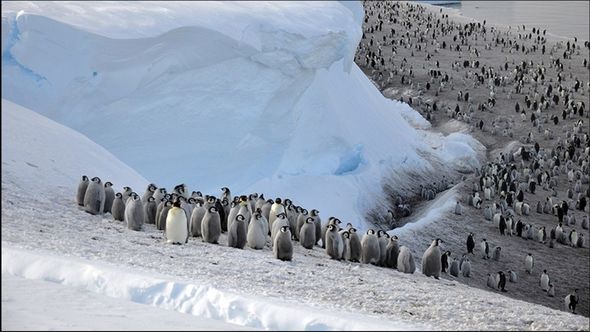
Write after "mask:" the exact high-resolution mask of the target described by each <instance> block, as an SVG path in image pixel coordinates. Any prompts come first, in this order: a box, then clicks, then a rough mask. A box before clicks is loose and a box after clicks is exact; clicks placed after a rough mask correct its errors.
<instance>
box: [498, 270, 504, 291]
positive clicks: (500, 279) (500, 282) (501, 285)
mask: <svg viewBox="0 0 590 332" xmlns="http://www.w3.org/2000/svg"><path fill="white" fill-rule="evenodd" d="M496 279H497V280H498V289H499V290H500V291H502V292H506V289H505V287H506V275H504V272H502V271H500V272H498V275H497V277H496Z"/></svg>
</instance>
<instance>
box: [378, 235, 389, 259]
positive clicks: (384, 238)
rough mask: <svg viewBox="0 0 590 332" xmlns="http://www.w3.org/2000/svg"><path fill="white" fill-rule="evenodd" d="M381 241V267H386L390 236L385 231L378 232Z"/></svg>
mask: <svg viewBox="0 0 590 332" xmlns="http://www.w3.org/2000/svg"><path fill="white" fill-rule="evenodd" d="M377 239H378V240H379V266H385V258H386V257H385V254H386V253H387V243H389V234H387V233H386V232H385V231H383V230H381V229H380V230H379V231H378V232H377Z"/></svg>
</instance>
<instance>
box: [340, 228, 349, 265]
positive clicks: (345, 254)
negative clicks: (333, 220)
mask: <svg viewBox="0 0 590 332" xmlns="http://www.w3.org/2000/svg"><path fill="white" fill-rule="evenodd" d="M338 233H340V236H341V237H342V243H343V244H344V249H343V250H342V259H343V260H345V261H350V233H349V232H348V231H347V230H344V229H342V230H340V231H339V232H338Z"/></svg>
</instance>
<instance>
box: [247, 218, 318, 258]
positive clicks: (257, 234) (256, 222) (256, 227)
mask: <svg viewBox="0 0 590 332" xmlns="http://www.w3.org/2000/svg"><path fill="white" fill-rule="evenodd" d="M262 218H263V217H262V214H261V213H260V212H259V211H256V212H254V214H253V215H252V217H251V218H250V223H249V224H248V234H246V242H247V243H248V247H250V248H252V249H262V248H264V245H265V244H266V235H267V232H265V231H266V228H265V227H264V225H263V222H266V220H263V219H262ZM314 239H315V237H314Z"/></svg>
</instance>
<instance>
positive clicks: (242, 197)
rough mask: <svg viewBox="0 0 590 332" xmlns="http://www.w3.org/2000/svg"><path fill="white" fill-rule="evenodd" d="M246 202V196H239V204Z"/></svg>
mask: <svg viewBox="0 0 590 332" xmlns="http://www.w3.org/2000/svg"><path fill="white" fill-rule="evenodd" d="M247 201H248V196H246V195H242V196H240V202H247Z"/></svg>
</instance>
